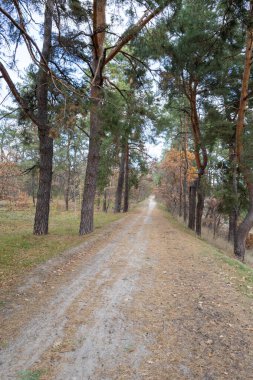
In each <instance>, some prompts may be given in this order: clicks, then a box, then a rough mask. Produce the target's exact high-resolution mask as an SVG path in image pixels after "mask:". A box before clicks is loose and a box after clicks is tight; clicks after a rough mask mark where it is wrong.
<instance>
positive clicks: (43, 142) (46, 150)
mask: <svg viewBox="0 0 253 380" xmlns="http://www.w3.org/2000/svg"><path fill="white" fill-rule="evenodd" d="M53 5H54V2H53V1H52V0H49V1H47V3H46V9H45V20H44V41H43V49H42V55H43V57H44V60H45V61H46V62H48V61H49V58H50V54H51V38H52V19H53ZM41 66H42V67H41V68H40V69H39V74H38V88H37V100H38V115H37V119H38V121H39V123H40V127H39V129H38V135H39V156H40V162H39V184H38V193H37V203H36V212H35V218H34V228H33V233H34V234H35V235H46V234H47V233H48V220H49V209H50V196H51V184H52V168H53V139H52V138H51V137H50V136H49V132H50V128H49V126H48V99H47V98H48V85H49V76H48V74H47V71H46V69H45V68H43V61H42V60H41Z"/></svg>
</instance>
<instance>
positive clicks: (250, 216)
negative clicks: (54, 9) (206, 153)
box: [234, 1, 253, 261]
mask: <svg viewBox="0 0 253 380" xmlns="http://www.w3.org/2000/svg"><path fill="white" fill-rule="evenodd" d="M248 16H249V18H250V19H251V20H252V17H253V1H250V10H249V15H248ZM252 57H253V25H252V22H251V23H249V24H248V29H247V33H246V49H245V63H244V72H243V78H242V88H241V96H240V105H239V110H238V116H237V123H236V157H237V161H238V165H239V169H240V171H241V173H242V175H243V179H244V182H245V183H246V186H247V189H248V198H249V209H248V213H247V215H246V217H245V219H244V220H243V222H242V223H241V224H240V225H239V227H238V229H237V234H236V239H235V245H234V253H235V255H236V256H237V257H238V258H239V259H240V260H242V261H244V257H245V242H246V237H247V235H248V233H249V231H250V229H251V228H252V226H253V173H252V169H251V165H250V163H249V162H248V161H247V159H246V158H245V157H244V155H243V152H244V146H243V134H244V129H245V113H246V108H247V105H248V88H249V80H250V73H251V65H252Z"/></svg>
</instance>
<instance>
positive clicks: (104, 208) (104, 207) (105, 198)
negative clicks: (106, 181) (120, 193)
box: [103, 189, 107, 212]
mask: <svg viewBox="0 0 253 380" xmlns="http://www.w3.org/2000/svg"><path fill="white" fill-rule="evenodd" d="M103 212H107V194H106V189H104V197H103Z"/></svg>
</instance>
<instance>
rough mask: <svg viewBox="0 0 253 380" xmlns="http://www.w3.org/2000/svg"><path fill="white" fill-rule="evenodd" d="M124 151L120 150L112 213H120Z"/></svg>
mask: <svg viewBox="0 0 253 380" xmlns="http://www.w3.org/2000/svg"><path fill="white" fill-rule="evenodd" d="M125 158H126V155H125V149H124V148H123V149H122V152H121V157H120V166H119V177H118V184H117V189H116V194H115V206H114V212H115V213H117V212H120V211H121V203H122V193H123V186H124V174H125V173H124V171H125V170H124V169H125Z"/></svg>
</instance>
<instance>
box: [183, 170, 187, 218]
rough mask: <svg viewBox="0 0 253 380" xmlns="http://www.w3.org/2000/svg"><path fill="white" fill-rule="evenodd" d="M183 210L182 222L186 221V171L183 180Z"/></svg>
mask: <svg viewBox="0 0 253 380" xmlns="http://www.w3.org/2000/svg"><path fill="white" fill-rule="evenodd" d="M183 212H184V222H185V223H186V221H187V173H184V182H183Z"/></svg>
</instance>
